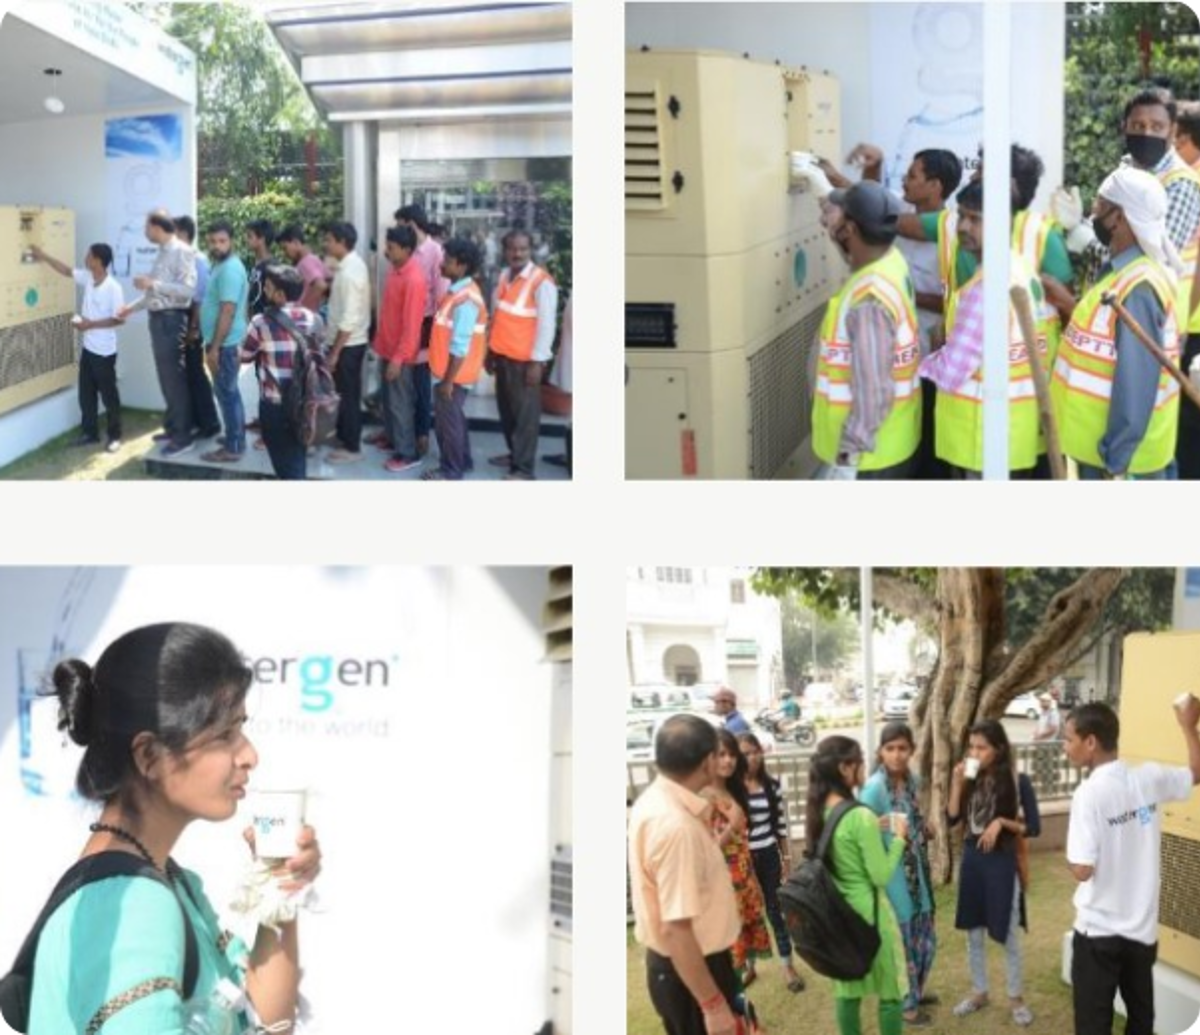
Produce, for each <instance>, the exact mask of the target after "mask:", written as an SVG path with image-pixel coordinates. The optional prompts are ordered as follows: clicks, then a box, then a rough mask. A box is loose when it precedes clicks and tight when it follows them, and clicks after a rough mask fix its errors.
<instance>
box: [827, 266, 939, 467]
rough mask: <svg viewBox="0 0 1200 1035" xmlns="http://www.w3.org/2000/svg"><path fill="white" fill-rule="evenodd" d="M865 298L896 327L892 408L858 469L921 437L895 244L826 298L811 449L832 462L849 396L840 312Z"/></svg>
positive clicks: (911, 312)
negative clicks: (870, 449) (884, 310)
mask: <svg viewBox="0 0 1200 1035" xmlns="http://www.w3.org/2000/svg"><path fill="white" fill-rule="evenodd" d="M866 299H871V300H872V301H875V302H877V303H879V304H880V305H882V306H883V307H884V309H886V310H887V312H888V314H889V315H890V316H891V318H892V321H893V323H894V324H895V327H896V340H895V343H894V347H893V352H892V381H893V389H894V392H895V399H894V402H893V404H892V409H891V411H890V412H889V413H888V415H887V417H886V418H885V419H884V422H883V424H882V425H881V426H880V428H879V430H878V431H877V432H876V434H875V449H874V451H873V452H871V453H864V454H862V456H860V457H859V464H858V466H859V470H862V471H874V470H879V469H881V468H884V467H894V466H895V465H896V464H899V463H903V462H904V461H905V460H907V459H908V458H909V457H910V456H912V455H913V453H915V452H916V450H917V445H918V444H919V443H920V439H921V392H920V385H919V382H918V379H917V363H918V362H919V360H920V349H919V347H918V343H917V310H916V304H915V297H914V295H913V287H912V280H911V279H910V277H909V273H908V263H907V262H906V261H905V259H904V256H903V255H901V254H900V251H899V249H898V248H895V247H892V248H889V249H888V251H887V253H886V254H885V255H884V256H883V257H882V258H881V259H878V260H877V261H875V262H873V263H869V264H868V265H866V266H864V267H863V268H862V269H860V270H857V271H855V272H854V273H852V274H851V276H850V279H849V280H848V281H846V283H845V284H844V285H843V286H842V290H841V291H840V292H839V293H838V294H837V295H835V296H834V297H833V298H831V299H830V300H829V306H828V308H827V309H826V310H825V319H824V321H823V322H822V324H821V333H820V353H819V355H818V358H817V386H816V396H815V398H814V400H813V418H812V420H813V452H815V453H816V455H817V456H818V457H819V458H820V459H821V460H824V461H825V462H826V463H834V462H835V460H836V458H837V453H838V447H839V445H840V444H841V439H842V426H843V425H844V424H845V423H846V418H847V417H848V416H849V415H850V407H851V404H852V403H853V401H854V385H853V382H852V381H851V368H850V350H851V349H852V348H853V343H852V342H851V341H850V339H849V335H848V333H847V330H846V317H847V316H848V314H849V312H850V309H851V307H852V306H853V305H855V304H856V303H859V302H862V301H864V300H866Z"/></svg>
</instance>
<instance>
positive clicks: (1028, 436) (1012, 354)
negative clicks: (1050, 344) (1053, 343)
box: [935, 254, 1046, 471]
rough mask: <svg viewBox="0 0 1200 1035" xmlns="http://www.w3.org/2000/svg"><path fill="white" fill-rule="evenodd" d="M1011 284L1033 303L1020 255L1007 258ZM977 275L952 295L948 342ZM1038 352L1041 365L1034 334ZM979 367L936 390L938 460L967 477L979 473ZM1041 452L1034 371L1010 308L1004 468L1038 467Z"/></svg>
mask: <svg viewBox="0 0 1200 1035" xmlns="http://www.w3.org/2000/svg"><path fill="white" fill-rule="evenodd" d="M1011 274H1012V282H1013V283H1014V284H1025V285H1026V286H1027V288H1028V290H1029V292H1030V295H1031V297H1032V298H1033V299H1034V300H1035V304H1036V299H1037V297H1038V294H1039V292H1037V291H1036V290H1035V287H1036V285H1035V284H1034V283H1032V281H1033V279H1034V274H1033V272H1032V269H1031V268H1030V266H1029V265H1028V263H1026V262H1025V260H1024V258H1023V257H1022V256H1020V255H1017V254H1014V255H1013V256H1012V271H1011ZM982 276H983V273H982V271H980V272H979V273H976V274H975V276H974V277H972V278H971V279H970V280H969V281H967V283H966V284H964V285H963V286H962V287H961V288H960V289H959V290H958V291H956V292H955V293H954V295H953V296H952V298H951V299H950V303H949V305H948V306H947V311H946V327H947V328H948V330H947V337H949V336H950V335H951V334H953V332H954V321H955V318H956V316H957V313H958V306H959V302H960V301H961V299H962V297H963V295H964V294H965V293H966V292H967V291H968V289H970V288H971V287H973V286H974V285H975V284H976V283H978V282H979V281H980V280H981V278H982ZM1038 349H1039V351H1040V352H1041V354H1042V357H1043V358H1042V363H1043V365H1044V364H1045V363H1046V359H1045V355H1046V341H1045V339H1044V338H1043V337H1042V334H1041V331H1040V329H1039V331H1038ZM982 403H983V364H982V363H981V364H980V365H979V367H978V368H977V369H976V370H975V371H974V373H972V375H971V376H970V377H969V378H967V380H966V381H965V382H963V384H961V385H960V386H959V387H958V388H956V389H954V390H953V391H946V390H945V389H942V388H939V389H938V400H937V413H936V416H935V422H936V440H935V441H936V448H937V455H938V457H939V458H940V459H942V460H945V461H946V462H947V463H950V464H954V466H955V467H960V468H963V469H964V470H969V471H982V470H983V406H982ZM1045 451H1046V448H1045V444H1044V443H1043V441H1042V437H1041V428H1040V425H1039V421H1038V409H1037V392H1036V390H1035V388H1034V384H1033V368H1032V367H1031V366H1030V364H1029V354H1028V353H1027V352H1026V350H1025V341H1024V339H1023V338H1022V336H1021V329H1020V326H1019V324H1018V323H1017V318H1016V314H1015V312H1014V311H1013V309H1012V307H1011V306H1009V310H1008V468H1009V470H1010V471H1023V470H1026V469H1028V468H1030V467H1033V466H1034V465H1035V464H1036V463H1037V458H1038V456H1039V454H1041V453H1044V452H1045Z"/></svg>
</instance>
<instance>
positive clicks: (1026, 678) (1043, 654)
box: [978, 568, 1129, 718]
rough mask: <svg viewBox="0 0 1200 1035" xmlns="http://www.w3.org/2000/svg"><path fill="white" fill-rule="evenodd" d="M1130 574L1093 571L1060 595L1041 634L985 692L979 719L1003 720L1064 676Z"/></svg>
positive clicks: (1051, 605)
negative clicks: (1009, 708) (1011, 705)
mask: <svg viewBox="0 0 1200 1035" xmlns="http://www.w3.org/2000/svg"><path fill="white" fill-rule="evenodd" d="M1128 574H1129V569H1128V568H1089V569H1088V570H1087V571H1086V572H1084V574H1083V575H1081V576H1080V577H1079V579H1078V580H1076V581H1075V582H1074V583H1073V584H1072V585H1070V586H1068V587H1067V588H1066V589H1064V590H1062V591H1060V592H1058V593H1056V594H1055V595H1054V597H1053V598H1052V599H1051V601H1050V603H1049V604H1048V605H1047V606H1046V613H1045V615H1044V616H1043V618H1042V623H1041V626H1040V628H1039V629H1038V631H1037V632H1036V633H1035V634H1034V635H1033V636H1031V637H1030V638H1029V640H1028V641H1027V642H1026V643H1025V644H1024V645H1022V647H1021V648H1020V649H1019V650H1018V651H1017V652H1016V654H1015V655H1013V656H1012V657H1011V658H1010V659H1009V661H1008V664H1007V665H1005V666H1004V668H1003V670H1002V671H1001V672H999V673H998V674H997V676H996V677H995V678H994V679H992V680H990V681H989V682H988V683H987V684H986V685H985V686H984V689H983V692H982V693H981V695H980V702H979V710H978V714H979V715H980V716H985V717H988V718H994V717H996V716H998V715H1000V714H1001V713H1002V712H1003V711H1004V708H1005V706H1006V705H1007V704H1008V702H1009V701H1011V700H1012V699H1013V698H1014V697H1016V696H1017V695H1018V694H1022V693H1024V692H1026V691H1027V690H1032V689H1033V688H1034V687H1037V686H1041V685H1043V684H1044V683H1045V682H1046V681H1047V680H1048V679H1051V678H1052V677H1053V676H1055V675H1057V674H1058V673H1059V672H1061V671H1062V669H1063V668H1064V667H1065V665H1066V659H1067V658H1068V657H1069V656H1070V655H1071V653H1072V651H1073V650H1074V649H1075V647H1076V645H1077V644H1078V643H1079V641H1080V639H1082V638H1083V637H1084V636H1085V635H1086V634H1087V632H1088V630H1089V629H1091V628H1092V626H1093V624H1094V623H1095V621H1096V619H1097V618H1098V617H1099V616H1100V614H1101V612H1103V610H1104V605H1105V604H1106V603H1107V602H1108V599H1109V597H1111V596H1112V594H1113V593H1114V592H1115V591H1116V589H1117V587H1118V586H1120V584H1121V583H1122V582H1123V581H1124V579H1125V578H1126V577H1127V576H1128Z"/></svg>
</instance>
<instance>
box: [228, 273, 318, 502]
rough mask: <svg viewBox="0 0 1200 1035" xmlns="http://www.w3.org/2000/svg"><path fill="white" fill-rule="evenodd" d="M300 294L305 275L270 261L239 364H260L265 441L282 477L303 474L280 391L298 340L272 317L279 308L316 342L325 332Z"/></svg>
mask: <svg viewBox="0 0 1200 1035" xmlns="http://www.w3.org/2000/svg"><path fill="white" fill-rule="evenodd" d="M303 293H304V278H303V277H302V276H301V275H300V273H299V272H297V271H296V270H295V269H292V268H291V267H290V266H280V265H276V264H271V265H269V266H267V268H266V271H265V273H264V275H263V298H264V300H265V301H266V303H267V308H266V311H265V312H263V313H262V314H260V315H258V316H256V317H254V319H253V320H251V321H250V329H249V330H248V331H247V332H246V340H245V341H244V342H243V343H242V345H241V353H240V355H241V360H242V362H243V363H255V364H257V366H258V379H259V383H260V384H261V385H262V406H261V409H260V411H259V420H260V421H261V422H262V436H263V441H264V442H265V443H266V446H267V455H268V456H269V457H270V458H271V466H272V467H273V468H274V470H275V476H276V477H277V478H279V479H280V480H281V481H303V480H304V478H305V476H306V473H307V472H306V470H305V468H306V450H305V448H304V444H303V443H302V442H301V441H300V440H299V439H298V438H297V437H296V434H295V432H293V431H292V428H291V426H290V425H289V424H288V419H287V412H286V410H285V409H284V405H283V393H284V390H285V389H286V387H287V385H288V384H289V383H290V382H291V380H292V371H293V369H294V368H295V359H296V350H297V349H298V348H301V347H302V344H301V343H300V342H298V341H296V339H295V338H294V337H293V336H292V334H291V333H290V332H289V331H288V330H286V329H285V328H284V326H283V324H282V323H280V322H279V321H278V320H277V319H275V318H274V317H275V314H276V313H277V312H282V313H283V314H285V315H286V316H287V318H288V319H289V320H291V322H292V323H293V324H295V325H296V328H297V329H298V330H299V331H300V332H301V334H303V335H304V336H305V337H308V338H315V339H316V340H317V341H318V342H319V341H321V340H323V338H324V336H325V325H324V323H323V322H322V320H321V318H320V317H319V316H317V315H316V314H315V313H313V312H311V311H310V310H308V309H305V308H304V307H303V306H301V305H300V304H299V300H300V296H301V295H302V294H303Z"/></svg>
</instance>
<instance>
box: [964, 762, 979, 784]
mask: <svg viewBox="0 0 1200 1035" xmlns="http://www.w3.org/2000/svg"><path fill="white" fill-rule="evenodd" d="M963 775H964V776H965V777H966V778H967V779H968V780H974V779H975V777H977V776H978V775H979V759H978V758H968V759H967V763H966V766H965V768H964V770H963Z"/></svg>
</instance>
